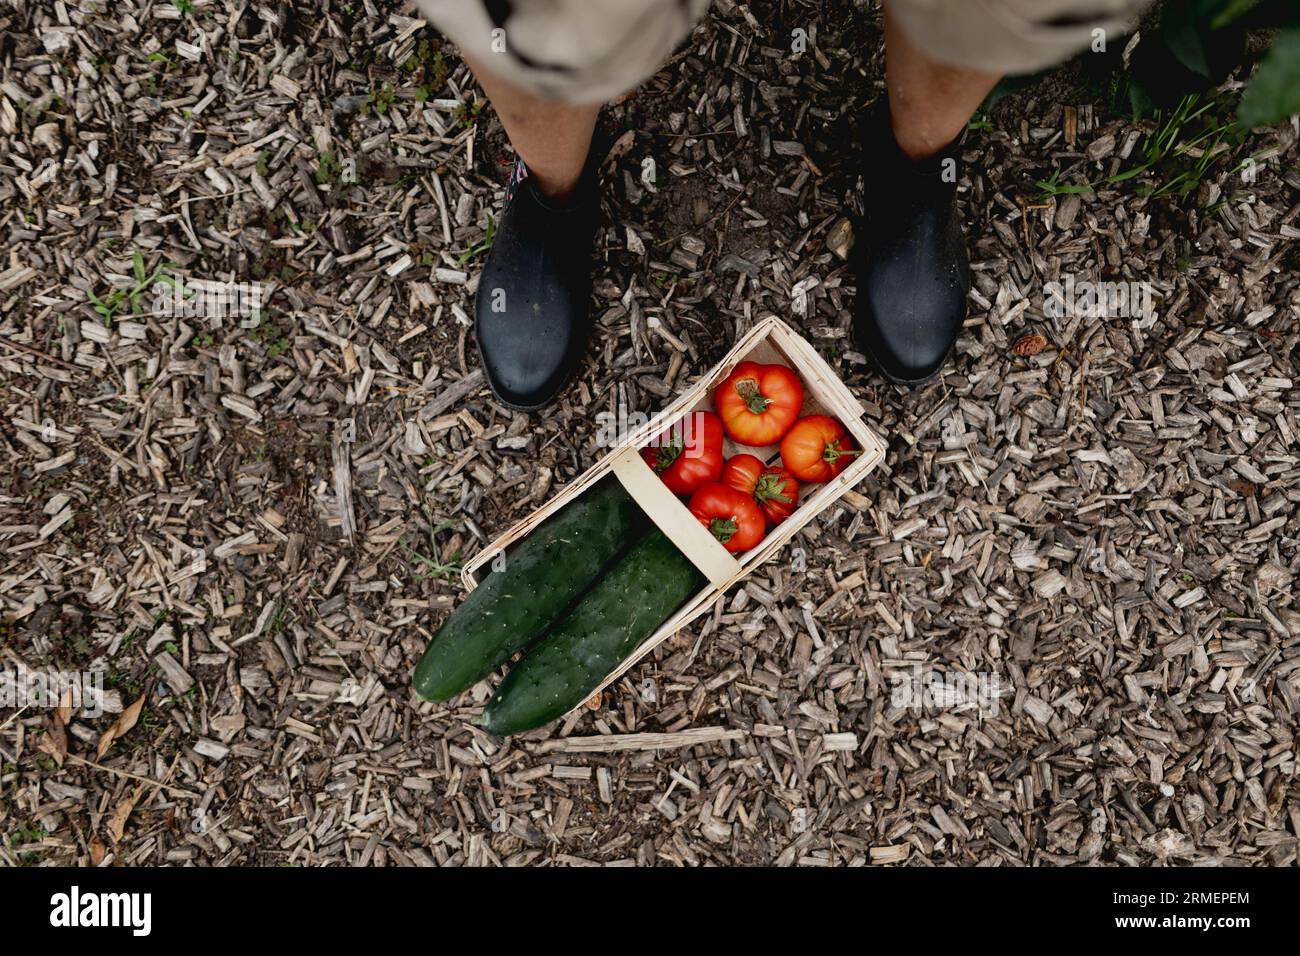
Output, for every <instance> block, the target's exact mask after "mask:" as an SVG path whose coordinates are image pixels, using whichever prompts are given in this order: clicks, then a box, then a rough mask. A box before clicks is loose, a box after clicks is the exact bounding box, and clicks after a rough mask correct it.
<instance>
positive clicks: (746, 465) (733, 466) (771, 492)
mask: <svg viewBox="0 0 1300 956" xmlns="http://www.w3.org/2000/svg"><path fill="white" fill-rule="evenodd" d="M719 480H720V481H721V482H722V483H723V484H724V485H727V486H728V487H730V488H735V489H736V490H737V491H743V492H744V493H745V494H747V495H749V496H750V497H751V498H753V499H754V500H755V501H756V502H758V507H759V508H760V509H762V512H763V517H765V518H766V519H767V526H768V527H769V528H774V527H776V526H777V525H779V524H780V523H781V522H782V521H784V520H785V519H786V518H788V517H790V515H791V514H793V513H794V509H795V507H796V506H798V504H799V482H797V481H795V480H794V476H793V475H791V474H790V472H788V471H787V470H786V469H784V468H768V467H767V466H766V465H764V464H763V463H762V462H761V461H759V460H758V459H757V458H755V457H754V456H753V455H732V456H731V457H730V458H728V459H727V463H726V464H725V465H723V466H722V478H721V479H719Z"/></svg>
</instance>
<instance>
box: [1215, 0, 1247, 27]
mask: <svg viewBox="0 0 1300 956" xmlns="http://www.w3.org/2000/svg"><path fill="white" fill-rule="evenodd" d="M1254 5H1255V0H1219V10H1218V12H1217V13H1215V14H1214V19H1213V20H1211V21H1210V29H1211V30H1220V29H1222V28H1223V27H1226V26H1227V25H1228V24H1229V23H1232V22H1233V21H1235V20H1239V19H1241V17H1242V16H1244V15H1245V14H1246V13H1247V12H1248V11H1249V10H1250V8H1251V7H1253V6H1254Z"/></svg>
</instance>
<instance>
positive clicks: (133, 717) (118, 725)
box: [95, 694, 145, 760]
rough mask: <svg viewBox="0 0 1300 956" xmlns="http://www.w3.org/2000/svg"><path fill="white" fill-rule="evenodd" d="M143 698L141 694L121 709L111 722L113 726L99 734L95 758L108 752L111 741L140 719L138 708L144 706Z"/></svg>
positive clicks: (127, 730) (121, 735)
mask: <svg viewBox="0 0 1300 956" xmlns="http://www.w3.org/2000/svg"><path fill="white" fill-rule="evenodd" d="M144 698H145V695H144V694H141V695H140V699H139V700H137V701H136V702H135V703H133V704H131V705H130V706H128V707H126V708H125V709H123V711H122V713H121V714H119V715H118V718H117V720H116V721H114V722H113V726H112V727H109V728H108V730H106V731H104V733H103V734H102V735H101V736H100V738H99V747H98V748H96V750H95V759H96V760H102V759H103V757H104V754H106V753H108V748H109V747H111V746H113V741H115V740H117V739H118V738H119V737H124V736H126V734H128V733H129V732H130V730H131V728H132V727H134V726H135V722H136V721H137V720H139V719H140V710H141V708H143V707H144Z"/></svg>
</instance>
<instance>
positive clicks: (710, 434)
mask: <svg viewBox="0 0 1300 956" xmlns="http://www.w3.org/2000/svg"><path fill="white" fill-rule="evenodd" d="M641 457H642V458H644V459H645V463H646V464H647V465H649V466H650V467H651V468H653V469H654V471H655V474H657V475H658V476H659V477H660V478H662V479H663V483H664V484H665V485H667V486H668V489H669V490H670V491H671V492H672V493H673V494H675V495H679V496H681V497H683V498H685V497H686V496H687V495H690V494H692V493H694V491H695V490H696V489H697V488H699V487H700V486H701V485H707V484H708V483H709V482H711V481H717V480H718V476H719V475H721V474H722V422H721V421H719V420H718V416H717V415H715V414H713V413H712V412H692V413H690V414H688V415H686V416H685V417H684V418H682V420H681V421H679V422H678V423H677V424H675V425H673V426H672V427H671V428H669V429H668V430H667V431H665V432H664V433H663V434H662V435H660V436H659V437H658V438H656V439H655V440H654V442H653V443H651V444H649V445H647V446H646V447H645V448H642V449H641Z"/></svg>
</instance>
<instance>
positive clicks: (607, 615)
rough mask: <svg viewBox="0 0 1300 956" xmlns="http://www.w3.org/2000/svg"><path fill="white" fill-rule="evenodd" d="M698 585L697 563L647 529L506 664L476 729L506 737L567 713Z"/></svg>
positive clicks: (701, 578) (700, 580)
mask: <svg viewBox="0 0 1300 956" xmlns="http://www.w3.org/2000/svg"><path fill="white" fill-rule="evenodd" d="M704 583H705V579H704V575H702V574H701V573H700V572H699V571H698V570H697V569H696V567H695V565H693V564H691V562H690V561H688V560H687V559H686V556H685V555H684V554H682V553H681V552H680V551H678V550H677V548H676V546H674V545H673V543H672V542H671V541H669V540H668V538H667V537H665V535H664V533H663V532H662V531H660V530H659V529H658V528H654V529H652V530H651V531H650V533H649V534H648V535H646V537H645V538H644V539H643V540H642V541H641V542H640V543H638V544H636V545H634V546H633V547H632V549H631V550H630V551H628V552H627V554H625V555H624V556H623V557H622V558H621V559H619V561H618V563H617V564H615V565H614V566H613V567H612V568H610V569H609V571H608V572H606V574H605V576H604V577H603V578H601V579H600V581H599V582H597V583H596V585H595V587H593V588H592V589H591V590H590V591H588V592H587V594H586V596H585V597H583V599H582V600H581V601H579V602H578V604H577V606H576V607H575V608H574V609H573V611H572V612H571V613H570V614H569V615H568V617H566V618H564V620H562V621H560V622H559V623H558V624H556V625H555V627H554V628H553V629H552V631H551V633H550V634H548V635H547V636H546V637H545V638H544V639H543V640H542V641H540V642H539V643H538V644H536V645H535V646H534V647H533V648H532V650H530V651H529V652H528V653H527V654H525V655H524V659H523V660H521V661H520V662H519V663H518V664H516V665H515V666H514V667H512V668H511V669H510V673H508V674H506V677H505V680H503V681H502V682H501V686H500V687H498V688H497V692H496V694H495V695H493V697H492V699H491V700H490V701H488V705H487V709H486V710H484V712H483V717H482V719H481V721H480V724H481V726H482V727H483V729H484V730H486V731H487V732H488V733H491V734H496V735H497V736H498V737H504V736H506V735H508V734H517V733H519V732H520V731H524V730H531V729H532V728H534V727H540V726H542V725H543V724H546V723H549V722H550V721H552V720H554V719H555V718H557V717H560V716H562V715H563V714H565V713H567V712H568V711H570V710H571V709H573V708H574V707H576V706H577V705H578V704H580V703H582V702H583V701H584V700H586V699H587V698H588V697H589V696H591V693H592V691H594V690H595V689H596V688H597V687H599V686H600V682H601V681H602V680H604V679H605V677H606V676H607V675H608V674H609V672H610V671H612V670H614V669H615V668H616V667H618V665H619V664H620V663H621V662H622V661H623V660H625V659H626V658H627V657H628V656H629V655H630V654H631V653H632V652H633V651H634V650H636V649H637V648H638V647H640V646H641V644H642V642H643V641H645V639H646V638H648V637H649V636H650V635H651V634H653V633H654V632H655V631H656V630H658V629H659V626H660V625H661V624H663V622H664V621H666V620H668V618H669V617H671V616H672V614H673V612H675V611H676V610H677V609H678V608H680V607H681V606H682V604H684V603H685V602H686V600H687V598H689V597H690V596H691V595H692V594H694V593H695V592H697V591H698V590H699V589H700V588H701V587H703V586H704Z"/></svg>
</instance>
